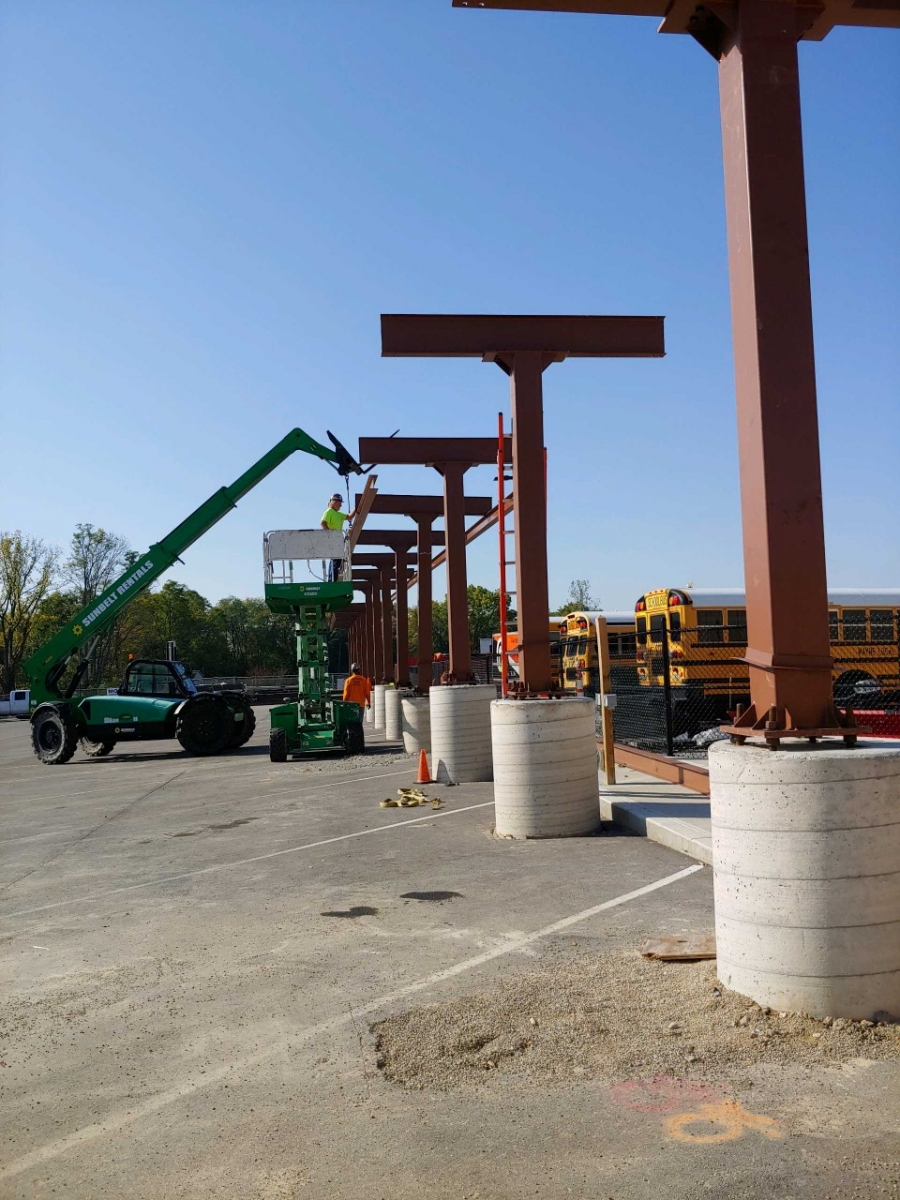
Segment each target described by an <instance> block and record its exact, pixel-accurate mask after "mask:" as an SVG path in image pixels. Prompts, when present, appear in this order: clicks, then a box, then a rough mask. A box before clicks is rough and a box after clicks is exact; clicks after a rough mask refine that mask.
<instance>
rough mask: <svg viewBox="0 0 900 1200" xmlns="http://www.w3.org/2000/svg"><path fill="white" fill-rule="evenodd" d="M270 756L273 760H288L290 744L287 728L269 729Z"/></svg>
mask: <svg viewBox="0 0 900 1200" xmlns="http://www.w3.org/2000/svg"><path fill="white" fill-rule="evenodd" d="M269 758H270V759H271V761H272V762H287V758H288V744H287V730H285V729H270V730H269Z"/></svg>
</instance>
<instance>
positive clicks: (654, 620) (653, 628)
mask: <svg viewBox="0 0 900 1200" xmlns="http://www.w3.org/2000/svg"><path fill="white" fill-rule="evenodd" d="M665 627H666V618H665V616H664V615H663V613H657V615H656V616H653V617H651V618H650V641H651V642H654V643H655V644H656V645H659V643H660V642H661V641H662V640H663V630H664V629H665Z"/></svg>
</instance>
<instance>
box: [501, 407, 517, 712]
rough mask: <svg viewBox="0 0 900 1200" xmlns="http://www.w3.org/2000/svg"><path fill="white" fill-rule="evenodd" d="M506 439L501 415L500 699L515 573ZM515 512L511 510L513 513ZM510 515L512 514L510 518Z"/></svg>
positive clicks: (506, 667)
mask: <svg viewBox="0 0 900 1200" xmlns="http://www.w3.org/2000/svg"><path fill="white" fill-rule="evenodd" d="M505 451H506V436H505V432H504V429H503V413H498V414H497V530H498V533H499V537H500V589H499V599H500V695H501V696H502V697H503V699H506V697H507V696H508V695H509V656H510V654H511V653H512V652H511V651H510V648H509V622H508V621H507V615H506V609H507V604H508V602H509V598H510V596H514V595H515V594H516V593H515V591H510V590H509V588H508V581H507V577H506V569H507V567H511V568H512V569H513V570H515V566H516V563H515V558H510V557H509V553H510V552H509V549H508V546H507V538H509V537H513V538H514V537H515V532H516V531H515V528H514V527H512V526H511V523H509V522H507V519H506V517H507V514H506V485H507V483H508V482H509V481H510V480H511V479H512V475H507V474H506V452H505ZM514 511H515V510H514V509H513V510H512V512H514ZM511 515H512V514H511Z"/></svg>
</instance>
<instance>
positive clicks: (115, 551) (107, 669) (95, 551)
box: [62, 522, 136, 687]
mask: <svg viewBox="0 0 900 1200" xmlns="http://www.w3.org/2000/svg"><path fill="white" fill-rule="evenodd" d="M135 557H136V555H135V554H134V552H133V551H132V550H131V547H130V546H129V545H128V542H127V541H126V540H125V538H123V537H121V536H120V535H119V534H118V533H110V532H109V531H108V530H106V529H102V528H94V526H93V525H90V524H82V523H80V522H79V524H78V525H76V526H75V532H74V533H73V534H72V541H71V543H70V546H69V555H68V558H66V560H65V562H64V563H63V567H62V579H63V582H64V583H65V584H68V594H69V595H70V596H71V597H72V598H73V600H74V601H75V610H76V611H78V610H80V609H82V608H86V607H87V605H89V604H90V603H91V602H92V601H93V600H96V599H97V597H98V596H100V595H102V594H103V592H105V591H106V589H107V588H108V587H109V585H110V584H111V583H113V581H114V580H116V579H118V577H119V576H120V575H121V574H122V572H123V571H124V570H125V568H126V566H128V565H129V562H133V561H134V559H135ZM132 623H133V622H131V621H129V620H128V619H127V615H126V613H121V614H120V615H119V616H118V617H116V619H115V620H114V621H112V623H111V624H110V625H108V626H106V628H105V629H102V630H101V631H100V632H99V634H98V635H97V638H96V639H95V640H94V641H93V642H92V643H91V647H90V660H91V665H90V668H89V669H88V671H87V673H86V675H85V677H84V681H83V682H84V683H85V685H86V686H88V687H98V686H99V685H100V684H101V683H109V682H110V680H112V679H115V680H116V681H118V678H119V676H120V674H121V670H120V667H121V661H122V656H123V644H124V639H125V638H126V636H128V633H129V632H130V627H131V625H132Z"/></svg>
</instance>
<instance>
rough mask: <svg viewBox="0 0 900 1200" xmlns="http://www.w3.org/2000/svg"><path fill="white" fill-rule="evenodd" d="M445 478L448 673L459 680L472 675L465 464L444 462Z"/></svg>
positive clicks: (467, 680)
mask: <svg viewBox="0 0 900 1200" xmlns="http://www.w3.org/2000/svg"><path fill="white" fill-rule="evenodd" d="M438 470H439V471H440V472H441V474H442V475H443V477H444V539H445V549H446V551H447V566H446V570H447V631H448V640H449V643H450V663H449V674H450V675H451V676H452V678H453V680H454V682H456V683H468V682H469V680H470V679H471V678H472V650H471V647H470V645H469V598H468V594H467V588H468V580H467V573H466V510H465V497H464V494H463V476H464V475H465V473H466V471H467V470H468V466H467V464H465V463H452V462H450V463H441V464H440V465H439V466H438Z"/></svg>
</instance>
